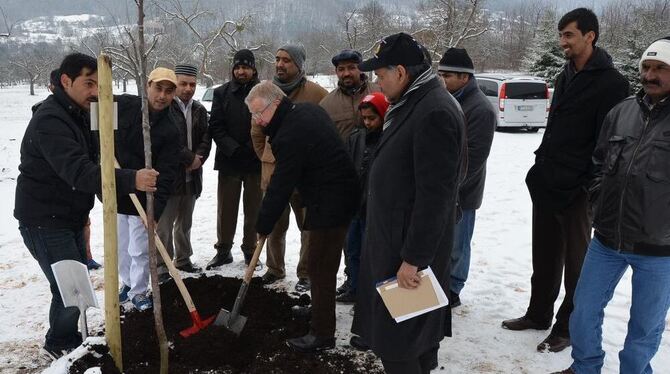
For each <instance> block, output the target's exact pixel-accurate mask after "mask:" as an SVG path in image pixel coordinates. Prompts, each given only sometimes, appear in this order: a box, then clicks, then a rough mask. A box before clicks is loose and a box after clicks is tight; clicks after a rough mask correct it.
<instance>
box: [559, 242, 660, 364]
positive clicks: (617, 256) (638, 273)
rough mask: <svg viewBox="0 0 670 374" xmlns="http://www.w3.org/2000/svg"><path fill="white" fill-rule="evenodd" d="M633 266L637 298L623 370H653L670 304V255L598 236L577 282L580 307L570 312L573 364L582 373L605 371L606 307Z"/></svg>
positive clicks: (576, 301)
mask: <svg viewBox="0 0 670 374" xmlns="http://www.w3.org/2000/svg"><path fill="white" fill-rule="evenodd" d="M628 266H630V267H631V268H632V269H633V278H632V286H633V291H632V303H631V308H630V320H629V321H628V333H627V335H626V341H625V342H624V346H623V350H622V351H621V352H619V362H620V369H619V372H620V373H626V374H649V373H652V369H651V365H650V364H649V361H650V360H651V359H652V357H654V355H655V354H656V351H658V346H659V345H660V344H661V336H662V334H663V330H664V329H665V318H666V315H667V313H668V307H670V257H653V256H641V255H634V254H630V253H619V252H616V251H614V250H612V249H611V248H608V247H606V246H604V245H603V244H602V243H601V242H600V241H599V240H598V239H597V238H595V237H594V238H593V240H591V244H590V245H589V249H588V252H587V253H586V258H585V260H584V265H583V267H582V273H581V276H580V277H579V281H578V282H577V289H576V291H575V297H574V304H575V308H574V310H573V311H572V315H571V316H570V337H571V340H572V358H573V359H574V363H573V364H572V366H571V367H572V370H573V371H574V372H575V373H577V374H590V373H600V370H601V368H602V366H603V360H604V358H605V352H604V351H603V350H602V324H603V317H604V309H605V306H607V303H608V302H609V301H610V300H611V299H612V295H613V293H614V289H615V288H616V286H617V284H618V283H619V280H621V277H622V276H623V274H624V272H625V271H626V269H627V268H628Z"/></svg>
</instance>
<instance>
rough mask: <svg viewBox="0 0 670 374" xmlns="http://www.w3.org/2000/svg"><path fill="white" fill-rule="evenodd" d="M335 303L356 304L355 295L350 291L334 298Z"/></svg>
mask: <svg viewBox="0 0 670 374" xmlns="http://www.w3.org/2000/svg"><path fill="white" fill-rule="evenodd" d="M335 301H337V302H338V303H343V304H352V303H355V302H356V293H355V292H352V291H351V290H349V291H347V292H345V293H341V294H339V295H337V296H336V297H335Z"/></svg>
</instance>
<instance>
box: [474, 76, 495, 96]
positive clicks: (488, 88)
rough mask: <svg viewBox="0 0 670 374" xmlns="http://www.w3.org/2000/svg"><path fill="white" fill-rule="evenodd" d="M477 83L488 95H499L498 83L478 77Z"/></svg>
mask: <svg viewBox="0 0 670 374" xmlns="http://www.w3.org/2000/svg"><path fill="white" fill-rule="evenodd" d="M477 85H478V86H479V89H480V90H482V92H483V93H484V95H486V96H496V97H497V96H498V84H497V83H496V82H492V81H489V80H486V79H477Z"/></svg>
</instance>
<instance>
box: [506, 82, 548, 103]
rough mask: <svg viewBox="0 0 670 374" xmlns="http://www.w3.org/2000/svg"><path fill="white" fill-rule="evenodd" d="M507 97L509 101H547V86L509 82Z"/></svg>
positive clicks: (534, 83)
mask: <svg viewBox="0 0 670 374" xmlns="http://www.w3.org/2000/svg"><path fill="white" fill-rule="evenodd" d="M505 95H506V96H507V98H508V99H520V100H531V99H546V98H547V86H546V84H544V83H540V82H507V84H505Z"/></svg>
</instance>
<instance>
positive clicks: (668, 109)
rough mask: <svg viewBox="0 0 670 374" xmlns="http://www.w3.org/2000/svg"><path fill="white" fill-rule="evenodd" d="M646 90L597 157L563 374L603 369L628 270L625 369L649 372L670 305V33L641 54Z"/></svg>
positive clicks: (609, 120)
mask: <svg viewBox="0 0 670 374" xmlns="http://www.w3.org/2000/svg"><path fill="white" fill-rule="evenodd" d="M640 81H641V83H642V87H643V88H642V89H641V90H640V91H639V92H638V93H637V95H635V96H631V97H629V98H627V99H626V100H624V101H623V102H621V103H620V104H618V105H617V106H615V107H614V108H612V110H611V111H610V112H609V113H608V114H607V117H606V118H605V121H604V123H603V127H602V130H601V132H600V137H599V140H598V144H597V146H596V149H595V151H594V154H593V161H594V170H595V178H594V179H593V182H592V183H591V187H590V189H589V195H590V199H591V202H592V203H593V207H594V220H593V228H594V237H593V240H592V241H591V244H590V245H589V249H588V252H587V254H586V258H585V260H584V265H583V267H582V272H581V276H580V278H579V282H578V284H577V289H576V291H575V297H574V304H575V308H574V310H573V312H572V315H571V316H570V336H571V339H572V358H573V359H574V362H573V364H572V366H570V368H568V369H566V370H564V371H562V372H561V373H577V374H589V373H600V371H601V369H602V366H603V360H604V358H605V352H604V351H603V350H602V323H603V316H604V313H603V310H604V309H605V306H606V305H607V303H608V302H609V301H610V300H611V299H612V295H613V293H614V289H615V288H616V286H617V284H618V283H619V281H620V280H621V277H622V276H623V274H624V272H625V271H626V270H627V269H628V267H630V268H632V271H633V276H632V288H633V290H632V301H631V308H630V321H629V322H628V333H627V335H626V340H625V342H623V349H622V350H621V352H619V365H620V366H619V372H620V373H652V368H651V365H650V361H651V359H652V358H653V357H654V355H655V354H656V352H657V351H658V347H659V345H660V344H661V338H662V335H663V331H664V330H665V325H666V322H665V320H666V317H667V314H668V308H669V307H670V208H668V207H669V206H670V99H668V98H669V97H670V37H666V38H664V39H659V40H657V41H655V42H654V43H652V44H651V45H650V46H649V48H647V50H646V51H644V54H642V58H641V59H640Z"/></svg>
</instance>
